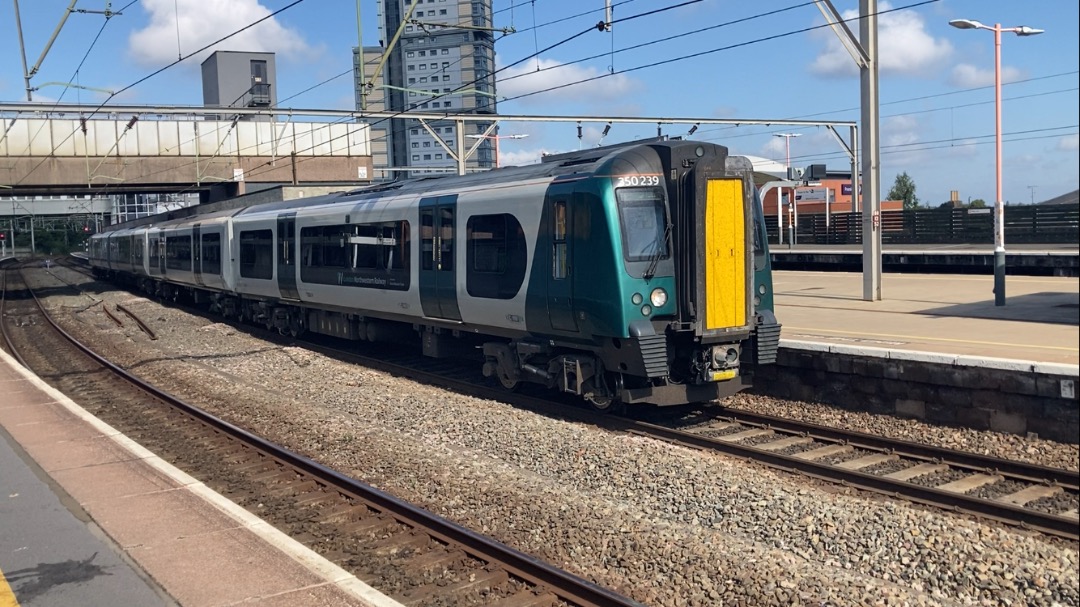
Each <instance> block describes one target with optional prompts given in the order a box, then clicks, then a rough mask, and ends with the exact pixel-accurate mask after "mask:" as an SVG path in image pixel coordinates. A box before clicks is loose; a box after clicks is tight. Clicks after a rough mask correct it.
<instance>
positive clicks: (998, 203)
mask: <svg viewBox="0 0 1080 607" xmlns="http://www.w3.org/2000/svg"><path fill="white" fill-rule="evenodd" d="M949 25H951V26H953V27H955V28H958V29H962V30H974V29H979V30H990V31H991V32H994V113H995V123H996V131H995V132H996V147H997V151H996V161H997V198H996V199H995V200H994V305H995V306H1003V305H1005V202H1004V200H1002V196H1001V32H1012V33H1014V34H1016V35H1017V36H1034V35H1036V34H1041V33H1043V31H1044V30H1041V29H1036V28H1034V27H1028V26H1026V25H1021V26H1019V27H1001V24H1000V23H997V24H994V26H993V27H991V26H989V25H983V24H982V23H979V22H978V21H975V20H973V19H953V20H952V21H950V22H949Z"/></svg>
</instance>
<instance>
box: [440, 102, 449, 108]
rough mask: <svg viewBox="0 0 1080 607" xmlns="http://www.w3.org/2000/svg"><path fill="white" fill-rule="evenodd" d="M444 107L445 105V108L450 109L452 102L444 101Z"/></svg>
mask: <svg viewBox="0 0 1080 607" xmlns="http://www.w3.org/2000/svg"><path fill="white" fill-rule="evenodd" d="M442 105H443V107H450V102H449V101H443V102H442Z"/></svg>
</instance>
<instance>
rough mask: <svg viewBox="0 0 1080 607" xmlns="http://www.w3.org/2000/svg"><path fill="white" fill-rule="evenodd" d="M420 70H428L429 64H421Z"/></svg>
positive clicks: (410, 67)
mask: <svg viewBox="0 0 1080 607" xmlns="http://www.w3.org/2000/svg"><path fill="white" fill-rule="evenodd" d="M412 68H413V66H411V65H410V66H409V69H410V70H411V69H412ZM420 69H421V70H426V69H427V64H426V63H421V64H420Z"/></svg>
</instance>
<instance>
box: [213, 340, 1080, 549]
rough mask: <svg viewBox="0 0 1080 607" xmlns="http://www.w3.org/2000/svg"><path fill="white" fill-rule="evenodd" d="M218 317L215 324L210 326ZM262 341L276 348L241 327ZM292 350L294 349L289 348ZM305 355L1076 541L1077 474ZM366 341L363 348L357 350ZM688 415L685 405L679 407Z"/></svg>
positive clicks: (342, 355)
mask: <svg viewBox="0 0 1080 607" xmlns="http://www.w3.org/2000/svg"><path fill="white" fill-rule="evenodd" d="M215 320H220V319H215ZM245 330H252V331H255V332H257V333H259V334H260V335H261V336H263V337H264V338H266V339H269V340H272V341H275V340H276V341H279V342H281V343H285V342H283V341H281V339H280V338H279V337H278V336H276V335H273V334H271V333H270V332H263V331H262V330H261V329H258V328H255V329H252V328H251V327H247V326H245ZM289 343H292V342H289ZM306 345H307V346H308V347H309V348H311V349H313V350H316V351H320V352H322V353H324V354H329V355H332V356H334V357H336V358H338V359H341V360H346V361H349V362H353V363H356V364H360V365H364V366H367V367H371V368H377V369H382V370H385V371H389V372H392V373H397V374H401V375H405V376H408V377H411V378H413V379H417V380H420V381H426V382H429V383H433V384H437V385H440V386H444V387H448V388H451V389H454V390H457V391H459V392H464V393H468V394H472V395H475V396H480V397H483V398H492V399H499V400H503V401H506V402H511V403H513V404H515V405H517V406H523V407H527V408H530V409H533V410H537V411H543V412H546V413H550V414H554V415H559V416H563V417H570V418H576V419H581V420H583V421H588V422H589V423H593V424H597V425H601V426H604V427H608V428H611V429H615V430H621V431H626V432H632V433H635V434H639V435H642V436H649V437H653V438H658V439H661V440H664V441H668V442H672V443H676V444H680V445H684V446H687V447H691V448H695V449H702V450H707V451H715V452H723V453H726V454H729V455H734V456H737V457H741V458H744V459H747V460H753V461H756V462H760V463H763V464H766V465H768V466H771V467H774V468H778V469H781V470H785V471H789V472H797V473H800V474H804V475H808V476H811V477H813V478H817V479H821V480H824V481H828V482H835V483H841V484H843V485H845V486H850V487H854V488H858V489H861V490H867V491H873V492H877V493H881V494H884V495H887V496H890V497H896V498H902V499H906V500H910V501H912V502H915V503H919V504H924V505H927V506H932V507H938V508H942V509H946V510H950V511H956V512H963V513H967V514H971V515H975V516H980V517H983V518H987V519H990V520H995V521H999V522H1003V523H1007V524H1011V525H1017V526H1020V527H1022V528H1026V529H1031V530H1035V531H1039V532H1042V533H1046V534H1050V535H1056V536H1060V537H1063V538H1067V539H1072V540H1077V539H1080V519H1078V517H1077V507H1078V504H1080V497H1078V491H1080V489H1078V487H1080V474H1078V473H1077V472H1075V471H1069V470H1061V469H1054V468H1047V467H1043V466H1037V465H1031V464H1024V463H1020V462H1012V461H1008V460H1002V459H998V458H994V457H989V456H983V455H978V454H973V453H967V452H962V451H955V450H950V449H943V448H938V447H932V446H928V445H922V444H917V443H911V442H906V441H900V440H893V439H888V438H885V437H880V436H873V435H868V434H862V433H857V432H849V431H844V430H838V429H834V428H826V427H823V426H816V425H813V424H807V423H802V422H796V421H792V420H785V419H779V418H770V417H765V416H760V415H752V414H750V413H745V412H738V411H733V410H726V409H724V408H723V407H719V406H711V407H705V408H702V409H700V410H699V411H697V412H695V413H692V414H684V413H680V414H670V413H665V412H663V411H661V412H660V413H658V414H656V413H653V414H650V415H649V417H650V418H658V419H656V420H655V421H652V422H650V421H648V420H647V419H640V418H638V419H635V418H629V417H614V416H610V415H597V414H594V413H592V412H590V411H588V410H585V409H584V408H582V407H581V406H580V405H579V404H578V403H577V402H576V401H570V400H560V399H558V398H557V397H555V398H553V397H552V395H551V394H548V393H542V392H537V393H536V394H530V393H529V392H528V391H527V390H525V391H523V392H524V393H519V394H511V393H508V392H506V391H505V390H501V389H499V388H493V387H492V386H491V385H490V382H489V381H487V380H485V379H484V378H483V377H482V376H481V375H480V373H479V371H478V366H477V365H468V364H465V365H463V364H462V363H461V362H460V361H456V360H445V359H443V360H437V359H430V358H424V357H421V356H419V355H417V354H413V353H411V352H410V353H407V354H392V353H391V354H388V349H387V348H385V347H378V349H376V347H373V348H371V351H372V352H373V353H374V354H373V355H366V354H363V353H357V351H354V350H342V349H340V348H336V347H333V346H328V345H326V344H325V343H322V340H320V341H319V343H313V342H308V343H307V344H306ZM367 345H368V344H361V351H362V350H363V349H364V347H365V346H367ZM684 410H685V408H684Z"/></svg>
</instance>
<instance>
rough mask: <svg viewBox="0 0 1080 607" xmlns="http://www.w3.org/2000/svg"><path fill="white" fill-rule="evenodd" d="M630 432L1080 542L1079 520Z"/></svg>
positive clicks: (657, 433) (723, 446) (644, 426)
mask: <svg viewBox="0 0 1080 607" xmlns="http://www.w3.org/2000/svg"><path fill="white" fill-rule="evenodd" d="M629 429H630V430H631V431H634V432H636V433H638V434H641V435H643V436H650V437H653V438H661V439H663V440H665V441H668V442H671V443H675V444H679V445H683V446H685V447H692V448H696V449H704V450H709V451H721V452H723V453H726V454H728V455H734V456H736V457H741V458H744V459H752V460H754V461H757V462H764V463H766V464H768V465H770V466H772V467H775V468H780V469H782V470H787V471H789V472H800V473H802V474H805V475H808V476H812V477H814V478H818V479H822V480H827V481H830V482H836V483H841V484H843V485H846V486H852V487H856V488H859V489H865V490H869V491H874V492H877V493H883V494H885V495H889V496H893V497H901V498H903V499H908V500H911V501H914V502H918V503H921V504H926V505H929V506H937V507H945V508H947V509H952V510H956V511H959V512H964V513H967V514H974V515H978V516H982V517H985V518H989V519H993V520H997V521H1001V522H1004V523H1010V524H1018V525H1020V526H1021V527H1022V528H1027V529H1035V530H1038V531H1041V532H1043V533H1048V534H1051V535H1056V536H1060V537H1064V538H1067V539H1071V540H1078V539H1080V524H1078V523H1077V521H1076V519H1071V518H1066V517H1062V516H1056V515H1053V514H1049V513H1045V512H1039V511H1037V510H1029V509H1027V508H1021V507H1018V506H1013V505H1010V504H1006V503H1003V502H994V501H991V500H986V499H982V498H976V497H970V496H967V495H965V494H963V493H953V492H950V491H942V490H940V489H935V488H932V487H923V486H921V485H916V484H914V483H908V482H905V481H898V480H893V479H889V478H885V477H883V476H876V475H873V474H867V473H865V472H859V471H857V470H844V469H842V468H837V467H835V466H831V465H828V464H819V463H817V462H814V461H811V460H803V459H798V458H795V457H791V456H787V455H780V454H777V453H771V452H768V451H764V450H761V449H756V448H754V447H750V446H745V445H738V444H734V443H726V442H723V441H719V440H714V439H711V438H708V437H704V436H699V435H696V434H692V433H689V432H685V431H682V430H674V429H672V428H665V427H663V426H658V425H656V424H650V423H648V422H634V421H631V422H630V423H629Z"/></svg>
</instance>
